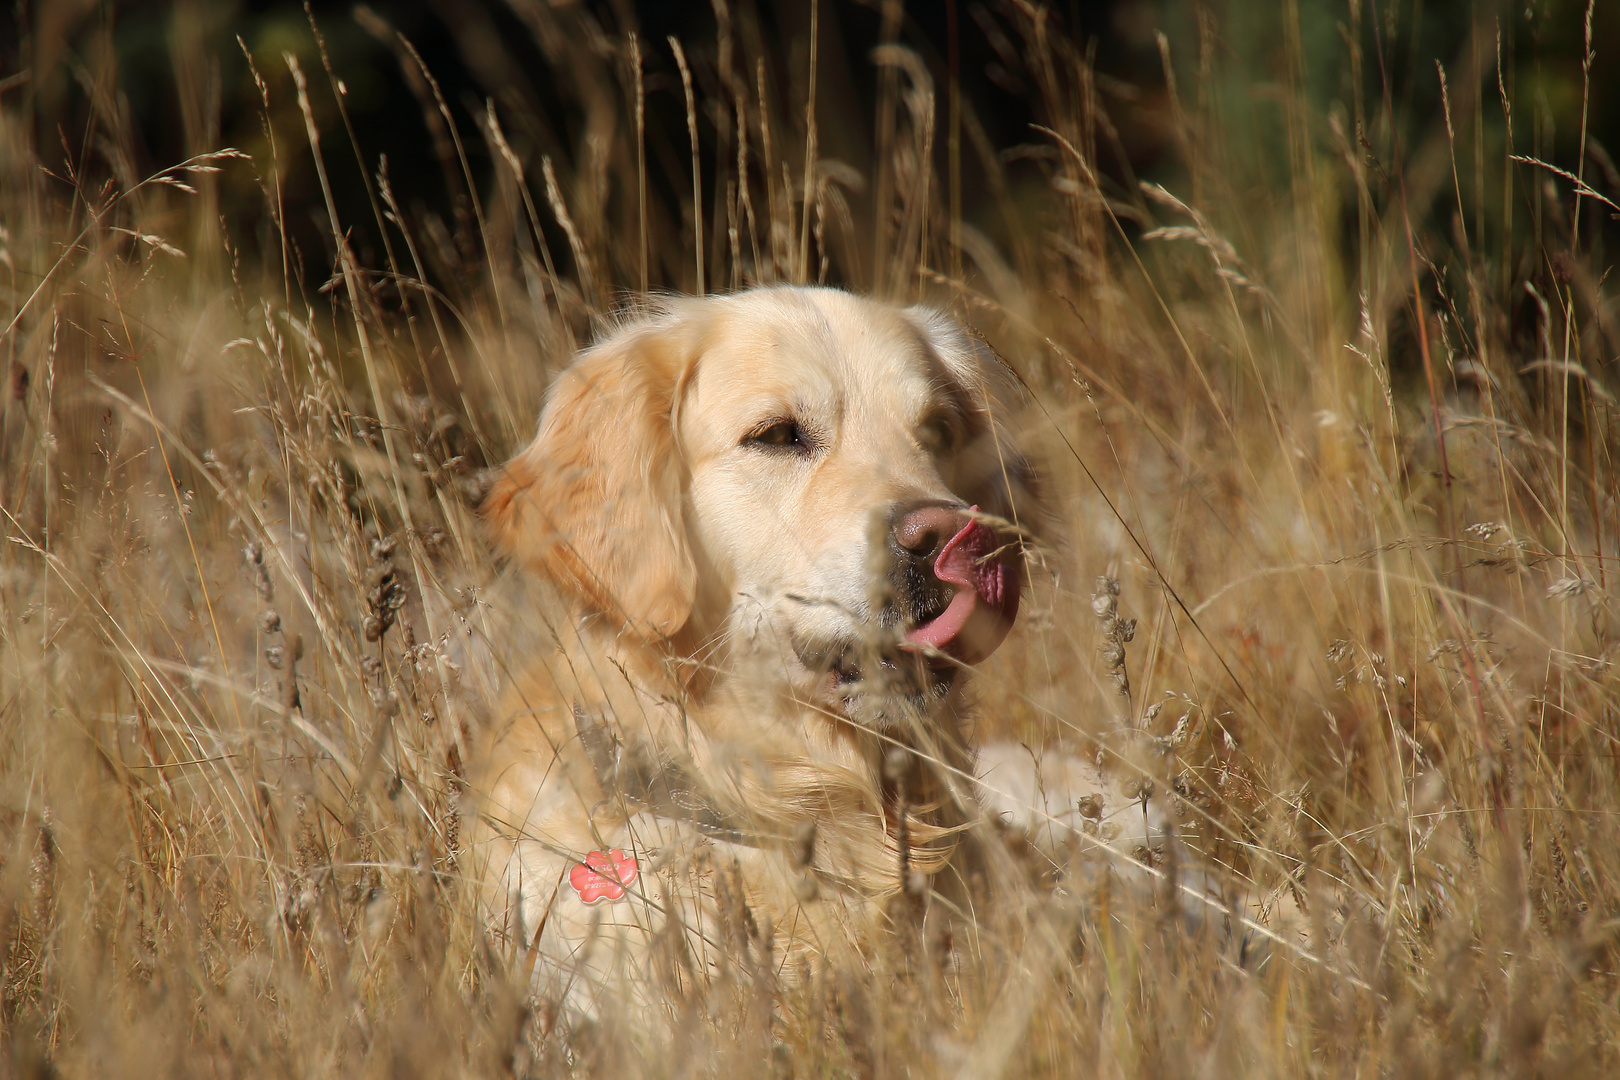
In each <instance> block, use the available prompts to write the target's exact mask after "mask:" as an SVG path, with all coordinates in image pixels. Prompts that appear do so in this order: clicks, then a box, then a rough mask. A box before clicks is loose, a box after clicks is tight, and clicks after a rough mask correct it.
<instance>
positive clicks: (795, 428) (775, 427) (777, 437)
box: [743, 420, 810, 450]
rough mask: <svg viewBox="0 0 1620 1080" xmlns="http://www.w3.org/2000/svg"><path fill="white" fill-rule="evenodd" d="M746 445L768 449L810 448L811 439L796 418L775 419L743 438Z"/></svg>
mask: <svg viewBox="0 0 1620 1080" xmlns="http://www.w3.org/2000/svg"><path fill="white" fill-rule="evenodd" d="M743 443H744V445H748V446H761V447H764V448H766V449H768V450H808V449H810V440H809V439H808V438H807V437H806V436H805V433H804V429H803V428H801V427H799V424H798V421H796V420H773V421H771V422H770V423H769V424H767V425H766V426H764V427H761V428H757V429H755V430H754V431H753V432H751V433H750V434H749V435H748V436H747V437H745V438H744V439H743Z"/></svg>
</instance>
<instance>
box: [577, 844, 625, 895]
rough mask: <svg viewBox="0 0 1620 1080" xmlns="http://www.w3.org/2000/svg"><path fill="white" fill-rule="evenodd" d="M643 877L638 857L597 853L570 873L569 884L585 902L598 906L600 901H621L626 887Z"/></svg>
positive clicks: (610, 852) (586, 857)
mask: <svg viewBox="0 0 1620 1080" xmlns="http://www.w3.org/2000/svg"><path fill="white" fill-rule="evenodd" d="M640 873H641V870H640V868H639V867H637V866H636V859H635V856H634V855H626V854H625V853H624V852H623V851H620V850H619V849H618V848H614V849H613V850H612V851H608V852H601V851H593V852H591V853H590V854H589V855H586V856H585V861H584V862H582V863H580V864H579V865H578V866H576V867H574V868H573V869H572V870H570V871H569V872H568V884H570V885H572V886H573V887H574V891H575V892H577V893H579V898H580V899H581V900H583V901H585V902H586V903H587V904H594V903H596V902H597V901H598V900H618V899H621V898H622V897H623V896H624V890H625V886H627V885H631V884H633V883H634V882H635V880H636V878H637V876H638V875H639V874H640Z"/></svg>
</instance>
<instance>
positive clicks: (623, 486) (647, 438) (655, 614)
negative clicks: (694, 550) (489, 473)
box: [483, 324, 697, 637]
mask: <svg viewBox="0 0 1620 1080" xmlns="http://www.w3.org/2000/svg"><path fill="white" fill-rule="evenodd" d="M670 329H671V328H670V327H667V326H660V325H653V326H649V325H647V324H642V325H641V326H639V327H635V328H632V329H629V330H626V331H622V332H621V333H620V334H619V335H617V336H615V337H614V338H611V339H609V340H608V341H606V342H604V343H603V344H601V345H598V346H596V347H595V348H593V349H591V350H589V351H588V352H586V353H585V354H583V355H582V356H581V357H580V358H579V360H577V361H576V362H575V363H574V365H573V366H572V367H570V368H569V369H568V370H567V371H565V372H563V374H562V375H561V376H560V377H559V378H558V380H557V382H556V384H555V385H553V387H552V388H551V392H550V394H549V395H548V397H547V401H546V406H545V409H544V410H543V411H542V412H541V415H540V433H539V435H538V436H536V438H535V440H534V442H533V443H531V444H530V445H529V447H528V449H526V450H524V451H523V452H522V453H521V454H519V455H518V456H517V457H515V458H513V459H512V460H511V461H510V462H508V463H507V465H506V468H505V470H504V471H503V473H502V475H501V477H500V479H499V480H498V481H496V483H495V486H494V487H493V488H492V489H491V490H490V493H489V495H488V497H487V498H486V499H485V500H484V507H483V512H484V517H485V519H486V521H487V522H488V523H489V527H490V531H491V533H492V534H493V536H494V539H495V542H496V544H497V545H498V546H499V547H500V548H501V549H502V550H504V551H505V552H506V553H507V554H508V555H510V556H512V557H513V558H515V559H518V560H520V561H521V562H523V563H524V564H525V565H527V566H529V567H531V568H533V569H535V570H538V571H539V572H540V573H542V574H544V575H546V576H547V577H548V578H549V579H551V580H552V581H554V582H555V583H556V584H557V585H558V587H560V588H562V589H563V590H564V591H565V592H568V593H571V594H572V595H573V596H574V597H575V598H576V599H578V600H579V601H581V602H582V603H583V604H584V605H585V606H586V607H587V608H588V609H590V610H594V611H600V612H606V613H609V614H613V615H616V616H618V617H620V618H622V619H624V621H625V622H627V623H629V624H630V625H631V626H632V627H633V628H634V629H635V630H637V631H638V632H640V633H642V634H645V635H647V636H658V635H662V636H664V637H669V636H672V635H674V634H675V633H676V632H678V631H679V630H680V629H681V627H683V626H684V625H685V624H686V621H687V619H688V617H689V616H690V615H691V613H692V603H693V600H694V598H695V596H696V591H697V570H696V567H695V566H694V565H693V563H692V557H691V553H690V551H689V549H688V546H687V540H686V530H685V527H684V525H683V523H682V519H681V466H680V464H679V455H678V454H677V453H676V447H675V439H674V430H673V424H672V422H671V412H672V409H673V403H674V396H675V394H676V391H677V388H678V385H679V383H680V381H681V378H682V375H683V371H684V367H685V364H684V361H683V360H682V358H681V356H680V355H679V352H680V350H679V347H678V345H677V343H676V342H675V341H674V340H672V338H673V337H674V336H675V335H673V334H670V333H666V332H665V331H667V330H670Z"/></svg>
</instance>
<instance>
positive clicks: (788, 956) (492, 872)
mask: <svg viewBox="0 0 1620 1080" xmlns="http://www.w3.org/2000/svg"><path fill="white" fill-rule="evenodd" d="M1007 399H1008V395H1007V386H1006V385H1005V381H1004V379H1003V378H1002V377H1001V375H1000V373H999V372H998V371H997V370H996V368H995V367H994V366H993V364H991V363H990V362H987V361H986V360H985V359H984V357H983V356H982V355H981V353H980V351H979V350H977V349H976V348H975V347H974V345H973V344H972V342H971V341H970V339H969V338H968V337H967V335H966V334H965V333H964V332H963V331H962V329H961V328H960V327H959V326H958V325H957V324H956V323H955V322H954V321H952V320H950V319H949V318H947V317H945V316H943V315H941V314H939V313H937V312H934V311H930V310H926V309H919V308H908V309H902V308H898V307H895V306H892V305H889V304H885V303H881V302H877V301H873V300H867V299H861V298H858V297H855V296H851V295H849V294H846V293H843V292H838V291H834V290H828V289H799V288H772V289H757V290H752V291H748V292H743V293H740V294H737V295H733V296H727V297H720V298H711V299H706V300H693V299H672V300H668V301H665V302H663V303H662V304H661V305H660V306H659V307H658V308H657V309H656V310H654V311H652V312H651V313H648V314H645V315H641V316H637V317H635V318H632V319H629V320H628V321H626V322H625V323H624V324H623V325H621V326H619V327H618V328H617V329H616V330H614V331H613V332H611V333H609V334H608V335H607V336H606V337H605V338H604V339H603V340H602V341H601V342H600V343H599V344H597V345H596V346H594V347H593V348H591V349H588V350H586V351H585V352H583V353H581V354H580V356H579V357H578V358H577V359H576V361H575V363H574V364H573V365H572V366H571V367H570V368H569V369H568V370H567V371H565V372H564V373H563V374H562V375H561V376H560V377H559V378H558V380H557V383H556V385H555V386H554V387H553V388H552V391H551V394H550V396H549V398H548V401H547V404H546V407H545V409H544V412H543V415H542V418H541V423H540V430H539V433H538V435H537V437H536V438H535V440H534V442H533V443H532V444H531V445H530V446H529V447H528V448H527V449H525V450H524V451H522V452H521V453H520V454H519V455H518V456H517V457H516V458H514V459H513V460H512V462H510V463H509V464H508V466H507V467H506V469H505V471H504V473H503V475H502V476H501V478H500V480H499V482H498V483H497V484H496V486H495V488H494V490H493V491H492V493H491V494H490V496H489V499H488V502H487V504H486V515H487V518H488V520H489V524H490V528H491V530H492V533H493V535H494V537H495V539H496V541H497V543H498V546H499V547H500V548H501V549H502V550H503V551H505V552H506V553H507V554H508V555H510V557H511V558H512V559H514V560H515V561H516V562H517V563H519V564H520V565H521V566H523V567H524V568H526V570H528V571H531V572H533V573H534V574H537V575H539V577H540V578H541V579H543V580H544V581H545V582H548V583H549V584H550V586H551V587H552V589H553V590H554V593H555V596H556V597H557V599H558V602H559V604H560V610H559V611H558V612H554V613H553V616H552V625H551V626H550V627H548V630H547V635H548V636H550V637H551V638H552V641H553V647H551V648H550V649H548V650H544V651H543V653H542V654H541V655H539V656H520V657H514V658H512V660H511V662H512V663H513V664H514V665H516V666H515V668H514V670H515V675H514V678H513V679H512V683H511V686H510V689H509V691H508V693H507V694H506V696H505V699H504V702H503V704H502V706H501V708H500V709H499V710H498V714H497V715H496V716H495V718H494V721H493V723H492V724H491V726H490V731H489V735H488V739H487V742H486V745H485V747H484V752H483V754H482V760H481V766H482V772H481V781H480V784H479V787H480V790H481V798H482V801H481V803H480V820H481V821H482V822H483V832H482V834H481V841H480V847H479V852H480V854H481V856H482V858H483V860H484V866H485V867H486V870H485V873H484V880H485V882H486V884H487V886H488V896H489V907H490V911H491V920H492V925H493V926H494V927H495V928H496V929H497V930H499V931H500V932H502V933H504V934H505V935H506V936H507V940H508V941H509V943H510V944H511V945H512V946H513V947H514V948H519V949H531V948H532V949H533V950H534V952H533V953H532V957H533V960H534V963H535V975H536V979H537V984H538V986H539V987H540V988H541V989H542V990H545V991H547V992H550V993H554V994H556V995H558V996H559V997H565V998H566V999H567V1000H568V1001H569V1002H570V1004H571V1006H572V1007H576V1008H579V1009H583V1010H585V1011H587V1012H591V1011H595V1010H597V1009H598V1008H601V1007H605V1005H606V1003H607V1002H608V1001H609V1000H611V1001H613V1002H619V1003H633V1004H636V1005H638V1006H639V1005H645V1004H649V1003H651V1002H652V1001H653V1000H655V999H656V997H657V993H658V989H659V987H660V985H664V986H667V985H668V984H669V982H670V981H671V980H673V981H674V982H676V983H679V982H681V981H683V980H691V979H693V978H702V977H703V973H704V972H705V971H706V965H707V963H708V958H710V957H711V956H712V955H713V953H712V949H713V947H714V946H715V945H716V943H717V942H718V941H720V940H721V939H722V938H723V937H724V935H725V933H727V932H729V931H726V930H725V929H724V928H725V927H727V926H732V927H735V926H744V927H747V926H749V925H752V927H753V931H754V932H753V939H754V940H753V943H752V945H749V944H748V943H747V942H744V947H745V948H755V949H757V950H759V951H760V953H761V955H770V956H773V957H774V958H775V961H774V962H776V963H779V964H782V963H785V964H787V965H788V966H789V967H790V968H796V967H797V966H798V965H801V964H803V963H815V962H820V961H821V960H822V959H824V958H826V957H829V956H831V957H836V956H839V955H850V954H853V953H854V952H857V951H860V950H862V949H864V948H866V947H867V944H868V942H869V941H870V935H871V934H872V933H874V932H876V931H877V930H878V929H879V928H880V927H881V926H882V924H883V923H884V921H885V919H886V918H887V914H888V912H889V910H890V906H891V904H892V903H893V898H895V897H896V896H898V895H902V894H903V895H906V896H910V897H914V898H915V899H914V900H912V901H908V902H911V903H913V904H914V905H916V906H919V907H922V908H927V907H929V906H930V905H934V906H936V907H939V908H940V909H941V910H954V911H957V912H960V911H964V910H966V909H967V908H968V907H969V906H970V905H971V902H972V898H971V896H970V895H969V894H970V893H971V892H972V890H973V888H974V887H975V886H974V884H973V883H972V879H973V875H972V874H971V873H970V872H969V870H968V869H967V863H968V862H970V861H971V857H970V856H969V855H968V854H967V847H968V845H967V844H965V843H964V838H965V836H966V834H967V833H968V832H970V831H972V829H973V827H974V826H975V824H976V823H980V822H982V821H983V820H984V819H985V818H986V814H985V807H986V806H987V805H988V806H990V807H991V808H992V810H993V812H992V813H991V814H990V815H989V817H990V818H992V819H994V818H1001V819H1004V820H1006V821H1007V822H1009V823H1012V824H1015V825H1017V826H1019V827H1022V828H1024V829H1025V830H1027V831H1030V832H1031V833H1032V834H1034V835H1036V837H1037V838H1038V839H1040V840H1042V841H1043V842H1045V843H1048V844H1057V843H1061V842H1062V841H1063V839H1064V837H1065V836H1066V835H1067V832H1068V831H1069V830H1070V829H1073V828H1076V827H1078V824H1079V819H1077V818H1075V817H1073V812H1074V807H1075V799H1076V798H1077V797H1078V796H1079V794H1081V793H1082V792H1081V791H1079V790H1070V789H1071V788H1076V789H1078V788H1083V787H1085V786H1086V785H1088V784H1092V783H1093V777H1092V775H1091V774H1090V773H1085V767H1082V766H1081V764H1080V763H1077V762H1070V763H1069V764H1067V765H1065V766H1063V767H1062V768H1056V769H1055V768H1054V767H1053V766H1051V765H1050V764H1048V765H1047V766H1046V769H1045V771H1046V772H1047V773H1050V774H1053V775H1054V776H1055V775H1056V774H1057V773H1061V774H1062V777H1061V781H1060V782H1059V783H1057V784H1051V785H1049V784H1046V783H1045V782H1044V781H1043V778H1042V775H1041V772H1042V770H1041V764H1040V762H1037V761H1036V760H1035V759H1033V758H1032V757H1030V755H1028V754H1027V753H1024V752H1022V751H1021V750H1019V749H1017V748H1006V747H996V748H991V750H990V751H988V752H987V753H988V757H989V758H990V759H991V760H992V762H993V764H994V772H995V775H994V776H993V777H992V778H990V780H989V781H988V782H987V783H986V784H985V785H979V784H977V783H975V779H974V778H975V773H974V771H973V768H974V748H972V747H971V746H969V745H968V744H967V740H968V734H967V733H968V730H969V729H968V725H967V717H966V716H965V715H964V713H965V710H966V709H967V707H968V706H967V699H966V698H965V697H964V693H963V685H964V683H965V681H966V676H967V674H968V673H966V672H963V673H959V676H958V677H957V678H955V680H954V681H953V682H952V683H951V684H950V686H949V688H948V690H947V691H945V692H943V693H940V694H938V695H935V696H932V697H930V696H928V695H922V696H921V697H918V696H917V695H908V694H907V693H906V688H905V687H904V686H899V685H897V684H895V683H893V682H892V681H886V678H887V677H886V676H881V675H880V674H879V668H878V666H877V665H876V664H873V665H872V666H871V671H872V672H873V674H869V675H863V678H862V681H861V682H860V683H859V684H858V685H857V686H855V687H853V688H851V687H847V686H842V687H841V686H838V685H837V684H836V680H834V679H832V678H830V676H829V674H828V672H827V670H826V666H825V662H824V658H825V657H826V656H827V655H828V649H830V648H834V647H836V646H837V645H838V644H839V643H843V644H845V645H848V644H849V643H854V646H855V647H858V649H859V650H860V654H861V655H862V656H865V657H867V658H872V657H876V656H877V655H878V654H879V653H880V652H882V650H883V649H885V648H889V647H892V646H893V645H894V643H895V641H897V640H898V639H897V634H898V630H897V629H896V628H894V627H892V626H889V627H885V626H882V625H880V622H881V620H880V619H879V618H877V617H876V615H877V613H879V612H881V611H882V610H884V600H885V597H884V595H883V586H882V582H883V580H884V575H883V559H884V557H885V556H884V552H885V548H884V544H883V542H882V540H883V536H884V529H885V522H886V520H887V519H888V515H889V514H890V513H891V511H892V508H893V507H895V506H897V505H901V504H904V503H906V502H908V501H913V500H919V499H923V500H930V499H932V500H946V501H949V502H952V503H955V504H959V505H962V506H969V505H976V506H978V507H979V508H980V512H981V514H983V515H984V516H985V518H986V519H988V520H990V521H993V522H997V523H999V525H1000V527H1001V528H1002V529H1003V530H1004V532H1005V535H1009V536H1010V535H1016V533H1017V531H1018V530H1019V529H1021V528H1023V527H1025V525H1026V524H1027V517H1028V515H1029V513H1030V512H1031V510H1032V505H1031V501H1030V492H1029V491H1028V477H1029V468H1028V466H1027V464H1026V463H1025V462H1024V460H1023V458H1022V456H1021V455H1020V454H1019V452H1018V450H1017V448H1016V446H1015V444H1014V441H1013V440H1012V439H1011V438H1009V437H1008V434H1007V430H1006V428H1005V427H1004V420H1005V415H1004V412H1003V410H1004V409H1005V408H1006V407H1007V406H1006V402H1007ZM780 417H793V418H796V421H797V422H799V423H801V424H803V425H805V427H806V428H807V430H808V429H813V431H814V439H815V446H816V450H815V452H814V453H813V454H781V453H765V452H761V451H760V450H759V448H758V447H757V446H755V445H752V444H750V443H749V437H750V435H751V433H757V432H758V431H759V430H761V427H762V425H768V424H769V423H770V422H771V421H772V420H773V418H780ZM544 617H545V616H544V613H543V611H542V610H541V609H538V608H537V609H536V611H535V612H534V614H533V618H534V619H536V620H539V619H542V618H544ZM818 660H819V661H821V662H818ZM864 670H866V669H863V671H864ZM1076 770H1078V771H1076ZM1093 772H1094V770H1093ZM1071 774H1072V775H1071ZM1095 780H1096V782H1098V783H1100V781H1101V777H1100V776H1097V777H1095ZM1093 786H1095V785H1093ZM1059 787H1061V788H1062V790H1061V791H1059V790H1058V788H1059ZM1048 788H1050V789H1051V791H1050V792H1049V791H1048ZM1116 801H1117V800H1116ZM1054 811H1055V812H1054ZM1054 819H1055V821H1056V824H1055V825H1054V823H1053V822H1054ZM902 834H904V835H903V836H902ZM615 849H617V850H620V851H623V852H625V853H627V854H628V855H630V857H632V858H634V859H635V860H636V863H637V867H638V876H637V879H636V880H635V881H634V882H633V883H631V884H630V886H629V887H628V888H627V889H626V890H625V895H624V896H623V897H622V898H621V899H618V900H608V899H603V900H600V901H598V902H597V903H595V904H587V903H585V902H584V898H583V896H582V895H581V894H580V893H579V892H578V891H577V890H576V889H575V888H574V886H573V885H572V884H571V881H570V874H571V873H572V872H573V871H574V868H575V867H577V866H579V865H580V864H581V861H582V860H583V859H585V858H586V856H587V854H588V853H590V852H593V851H594V852H608V851H611V850H615ZM744 910H746V912H747V915H746V916H744V915H743V911H744ZM747 936H748V935H747V934H744V937H747Z"/></svg>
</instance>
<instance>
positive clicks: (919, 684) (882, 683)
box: [794, 614, 958, 709]
mask: <svg viewBox="0 0 1620 1080" xmlns="http://www.w3.org/2000/svg"><path fill="white" fill-rule="evenodd" d="M934 617H935V618H937V617H938V614H936V615H935V616H934ZM880 621H889V620H880ZM794 652H795V653H797V655H798V658H799V662H800V663H801V664H803V665H804V666H805V668H807V669H808V670H809V671H811V672H814V673H816V674H818V676H819V680H818V684H817V689H818V690H819V696H820V697H822V698H824V699H826V700H827V701H828V702H829V703H831V704H833V705H835V706H844V707H846V709H847V707H849V706H852V705H853V704H854V703H856V702H857V701H860V700H864V699H868V698H884V697H889V698H894V699H896V700H905V701H907V702H909V703H910V704H911V705H913V706H914V707H920V708H926V706H927V705H928V704H929V703H931V702H933V701H937V700H939V699H940V698H943V697H944V696H945V695H946V694H947V693H948V692H949V691H950V688H951V686H952V685H953V684H954V682H955V681H956V675H957V670H958V669H957V667H956V666H955V665H951V664H946V665H941V664H937V663H932V662H930V661H929V659H928V658H926V657H924V656H923V655H922V654H921V653H919V652H917V651H915V650H913V649H909V648H906V647H905V646H904V644H903V642H895V643H892V644H891V643H887V642H886V643H884V644H883V645H879V646H874V645H870V644H867V645H863V644H862V643H860V642H856V641H844V642H839V643H837V644H828V645H821V646H805V645H800V644H797V643H796V644H795V646H794Z"/></svg>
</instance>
